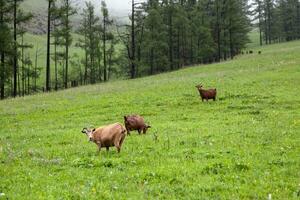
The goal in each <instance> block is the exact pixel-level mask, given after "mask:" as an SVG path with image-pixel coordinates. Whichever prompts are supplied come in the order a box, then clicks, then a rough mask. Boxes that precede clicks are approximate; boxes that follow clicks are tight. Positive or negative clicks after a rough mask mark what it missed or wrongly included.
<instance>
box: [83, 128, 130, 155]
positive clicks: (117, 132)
mask: <svg viewBox="0 0 300 200" xmlns="http://www.w3.org/2000/svg"><path fill="white" fill-rule="evenodd" d="M81 132H82V133H84V134H86V135H87V136H88V138H89V141H90V142H94V143H95V144H96V145H97V146H98V151H100V150H101V148H103V147H105V148H106V150H107V151H108V150H109V147H112V146H115V147H116V148H117V151H118V153H120V150H121V146H122V143H123V141H124V139H125V136H126V129H125V127H124V126H123V125H122V124H120V123H114V124H110V125H107V126H103V127H100V128H97V129H88V128H83V129H82V131H81Z"/></svg>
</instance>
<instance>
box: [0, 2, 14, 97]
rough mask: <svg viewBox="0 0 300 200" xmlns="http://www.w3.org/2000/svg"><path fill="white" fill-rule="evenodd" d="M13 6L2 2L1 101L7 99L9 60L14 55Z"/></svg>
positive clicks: (0, 43)
mask: <svg viewBox="0 0 300 200" xmlns="http://www.w3.org/2000/svg"><path fill="white" fill-rule="evenodd" d="M11 10H12V4H10V3H9V2H7V1H6V0H0V99H4V98H5V83H6V81H8V80H9V77H10V72H11V71H10V69H9V67H8V66H9V65H8V62H7V61H8V59H9V58H10V56H11V54H12V44H13V42H12V38H11V31H10V28H9V24H10V22H11V20H10V17H9V15H10V12H11Z"/></svg>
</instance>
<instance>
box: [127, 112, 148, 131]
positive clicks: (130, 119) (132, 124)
mask: <svg viewBox="0 0 300 200" xmlns="http://www.w3.org/2000/svg"><path fill="white" fill-rule="evenodd" d="M124 124H125V127H126V130H127V133H128V135H130V131H133V130H137V131H138V133H139V134H141V132H142V131H143V133H144V134H146V132H147V130H148V128H151V126H149V125H147V124H145V121H144V118H143V117H141V116H140V115H128V116H124Z"/></svg>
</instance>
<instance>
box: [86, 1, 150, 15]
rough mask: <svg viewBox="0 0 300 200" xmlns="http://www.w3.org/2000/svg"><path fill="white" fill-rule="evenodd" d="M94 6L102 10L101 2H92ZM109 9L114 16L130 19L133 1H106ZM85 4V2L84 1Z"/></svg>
mask: <svg viewBox="0 0 300 200" xmlns="http://www.w3.org/2000/svg"><path fill="white" fill-rule="evenodd" d="M135 1H136V2H144V1H146V0H135ZM91 2H93V4H94V5H95V6H96V9H98V8H99V9H100V5H101V0H91ZM105 2H106V4H107V7H108V9H109V11H110V12H111V15H112V16H117V17H120V18H122V17H128V14H129V13H130V11H131V0H106V1H105ZM82 3H83V4H84V3H85V1H84V0H82Z"/></svg>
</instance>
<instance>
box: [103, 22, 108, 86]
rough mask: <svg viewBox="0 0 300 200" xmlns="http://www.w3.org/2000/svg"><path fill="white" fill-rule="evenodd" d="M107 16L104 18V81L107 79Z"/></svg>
mask: <svg viewBox="0 0 300 200" xmlns="http://www.w3.org/2000/svg"><path fill="white" fill-rule="evenodd" d="M106 21H107V19H106V17H105V16H104V18H103V65H104V66H103V67H104V71H103V73H104V77H103V78H104V81H107V66H106V65H107V63H106Z"/></svg>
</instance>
